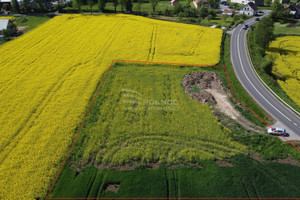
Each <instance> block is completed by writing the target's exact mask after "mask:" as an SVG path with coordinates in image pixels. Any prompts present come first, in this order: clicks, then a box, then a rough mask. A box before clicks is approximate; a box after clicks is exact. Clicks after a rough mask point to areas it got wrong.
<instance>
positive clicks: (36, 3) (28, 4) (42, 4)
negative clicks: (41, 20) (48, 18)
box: [5, 0, 54, 13]
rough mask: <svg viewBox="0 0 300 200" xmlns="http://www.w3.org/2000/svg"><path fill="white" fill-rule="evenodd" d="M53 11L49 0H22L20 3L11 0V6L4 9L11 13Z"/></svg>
mask: <svg viewBox="0 0 300 200" xmlns="http://www.w3.org/2000/svg"><path fill="white" fill-rule="evenodd" d="M53 9H54V7H53V5H52V4H51V2H50V0H33V1H32V0H22V1H21V2H18V1H17V0H12V1H11V6H9V7H6V8H5V10H7V11H11V12H12V13H30V12H49V11H53Z"/></svg>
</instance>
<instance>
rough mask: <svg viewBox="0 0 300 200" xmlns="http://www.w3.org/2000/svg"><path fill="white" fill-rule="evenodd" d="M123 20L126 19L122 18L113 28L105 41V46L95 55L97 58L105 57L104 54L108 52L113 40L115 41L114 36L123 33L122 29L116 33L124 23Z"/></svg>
mask: <svg viewBox="0 0 300 200" xmlns="http://www.w3.org/2000/svg"><path fill="white" fill-rule="evenodd" d="M123 21H124V20H120V21H118V22H117V23H116V24H115V26H114V28H113V29H112V31H111V32H110V34H109V35H108V36H107V39H106V40H105V42H104V45H103V48H101V50H100V51H99V53H98V54H97V56H95V58H99V57H100V58H102V57H104V54H105V53H106V52H107V49H108V48H109V47H110V46H111V44H112V42H113V41H114V37H116V36H118V34H120V33H121V31H120V32H119V33H116V32H117V31H118V30H119V29H120V27H121V26H122V25H124V23H123ZM113 36H114V37H113Z"/></svg>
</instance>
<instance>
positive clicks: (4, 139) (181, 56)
mask: <svg viewBox="0 0 300 200" xmlns="http://www.w3.org/2000/svg"><path fill="white" fill-rule="evenodd" d="M221 36H222V31H221V30H219V29H210V28H205V27H201V26H192V25H185V24H178V23H171V22H164V21H157V20H152V19H147V18H143V17H138V16H129V15H101V16H92V15H89V16H84V15H63V16H58V17H55V18H54V19H52V20H50V21H48V22H47V23H45V24H43V25H41V26H39V27H38V28H36V29H34V30H33V31H31V32H29V33H27V34H25V35H23V36H21V37H19V38H17V39H15V40H13V41H11V42H8V43H6V44H4V45H2V46H1V47H0V55H1V57H0V127H1V129H0V199H14V200H17V199H35V198H37V197H42V196H43V195H45V192H46V190H47V189H48V188H49V185H50V182H51V181H53V178H54V177H55V175H56V173H57V172H58V168H59V167H60V164H61V161H62V159H64V157H65V155H66V153H67V150H68V147H69V145H70V143H71V141H72V139H73V137H74V136H75V134H74V133H75V129H76V127H77V126H78V124H80V122H82V120H83V116H84V115H85V112H86V108H87V107H88V106H89V105H88V104H89V100H90V98H91V96H92V94H93V92H94V91H95V89H96V86H97V83H98V82H99V81H100V79H101V77H102V75H103V73H104V72H105V71H106V70H107V69H108V66H109V64H110V63H111V61H112V60H113V59H127V60H140V61H160V62H173V63H175V62H180V63H190V64H193V63H195V64H207V65H213V64H216V63H218V61H219V54H220V44H221Z"/></svg>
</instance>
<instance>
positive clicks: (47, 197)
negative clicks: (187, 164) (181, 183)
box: [45, 60, 300, 199]
mask: <svg viewBox="0 0 300 200" xmlns="http://www.w3.org/2000/svg"><path fill="white" fill-rule="evenodd" d="M116 62H123V63H142V64H161V65H177V66H180V65H182V66H199V67H223V68H224V72H225V75H226V77H227V81H228V85H229V88H230V92H231V95H232V98H234V99H235V100H236V101H237V102H238V103H240V104H241V105H242V106H244V107H245V108H246V109H247V110H249V111H250V112H251V113H252V114H254V115H255V116H256V117H257V118H259V119H260V120H261V121H262V122H263V123H265V124H266V125H267V126H269V127H270V128H272V126H271V125H269V124H268V123H267V122H266V121H264V120H263V119H262V118H261V117H259V116H258V115H257V114H256V113H254V112H253V111H252V110H250V109H249V108H248V107H247V106H245V105H244V104H243V103H241V102H240V101H239V100H238V99H237V98H235V96H234V95H233V91H232V88H231V85H230V81H229V77H228V75H227V71H226V66H225V65H224V66H218V65H201V64H186V63H185V64H184V63H169V62H154V61H135V60H112V62H111V63H110V65H109V68H108V70H107V71H106V73H105V76H104V78H103V80H102V82H101V84H100V86H99V89H98V90H97V92H96V95H95V97H94V99H93V101H92V103H91V105H90V107H89V110H88V111H87V113H86V115H85V117H84V120H83V122H82V123H81V126H80V128H79V130H78V131H77V134H76V136H75V138H74V140H73V142H72V144H71V146H70V148H69V150H68V153H67V155H66V157H65V159H64V161H63V163H62V165H61V167H60V169H59V171H58V174H57V175H56V177H55V179H54V182H53V184H52V185H51V188H50V190H49V192H48V194H47V196H46V198H45V199H299V197H295V198H257V197H253V198H252V197H249V198H228V197H226V198H225V197H224V198H223V197H205V198H204V197H199V198H198V197H190V198H189V197H182V198H180V197H178V198H177V197H176V198H172V197H163V198H160V197H156V198H151V197H145V198H139V197H136V198H135V197H130V198H122V197H120V198H118V197H114V198H110V197H95V198H93V197H90V198H87V197H49V195H50V194H51V192H52V190H53V188H54V185H55V183H56V181H57V179H58V177H59V175H60V173H61V171H62V169H63V167H64V165H65V164H66V161H67V159H68V157H69V154H70V152H71V150H72V148H73V146H74V144H75V142H76V140H77V137H78V135H79V133H80V131H81V129H82V127H83V125H84V123H85V121H86V119H87V117H88V115H89V113H90V111H91V109H92V107H93V105H94V103H95V100H96V98H97V97H98V95H99V92H100V90H101V88H102V86H103V83H104V81H105V79H106V77H107V76H108V73H109V71H110V69H111V67H112V66H113V64H114V63H116ZM276 132H277V131H276ZM277 133H278V132H277ZM278 134H279V135H280V136H281V137H283V138H284V139H285V140H286V141H287V142H288V143H290V144H291V145H292V146H293V147H295V148H296V149H297V150H298V151H299V152H300V149H299V148H298V147H297V146H296V145H294V144H293V143H292V142H291V141H289V140H288V139H287V138H286V137H284V136H283V135H281V134H280V133H278Z"/></svg>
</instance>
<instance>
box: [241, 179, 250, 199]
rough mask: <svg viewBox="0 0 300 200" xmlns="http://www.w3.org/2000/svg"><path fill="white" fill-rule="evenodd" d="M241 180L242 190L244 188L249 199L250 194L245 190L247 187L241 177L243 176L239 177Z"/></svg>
mask: <svg viewBox="0 0 300 200" xmlns="http://www.w3.org/2000/svg"><path fill="white" fill-rule="evenodd" d="M241 182H242V184H243V188H244V190H245V193H246V195H247V197H248V198H249V199H250V195H249V193H248V190H247V187H246V185H245V182H244V179H243V178H241Z"/></svg>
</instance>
